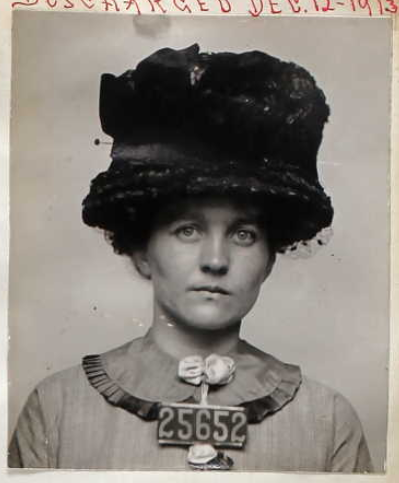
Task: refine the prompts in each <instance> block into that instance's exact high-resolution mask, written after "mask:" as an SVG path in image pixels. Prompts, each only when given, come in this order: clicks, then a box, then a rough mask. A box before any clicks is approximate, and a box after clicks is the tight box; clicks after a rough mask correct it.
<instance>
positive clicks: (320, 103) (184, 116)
mask: <svg viewBox="0 0 399 483" xmlns="http://www.w3.org/2000/svg"><path fill="white" fill-rule="evenodd" d="M328 115H329V108H328V105H327V104H326V101H325V97H324V94H323V92H322V91H321V90H320V89H319V88H318V87H317V86H316V83H315V81H314V79H313V77H312V76H311V75H310V74H309V72H307V71H306V70H305V69H303V68H302V67H299V66H298V65H296V64H294V63H291V62H283V61H281V60H279V59H277V58H275V57H272V56H270V55H268V54H266V53H263V52H259V51H252V52H245V53H241V54H236V53H230V52H222V53H213V54H208V53H200V51H199V46H198V45H197V44H194V45H192V46H190V47H188V48H186V49H183V50H174V49H170V48H164V49H161V50H158V51H157V52H155V53H154V54H152V55H151V56H149V57H147V58H146V59H144V60H142V61H141V62H140V63H139V64H138V65H137V67H136V69H135V70H128V71H126V72H125V73H124V74H122V75H121V76H119V77H116V76H114V75H112V74H104V75H103V76H102V82H101V93H100V118H101V123H102V127H103V130H104V132H106V133H107V134H109V135H110V136H112V137H113V138H114V147H115V148H116V149H115V150H114V153H113V156H114V157H115V156H117V154H116V153H118V152H120V150H119V151H118V149H117V148H118V144H119V143H121V142H122V143H123V144H124V145H126V144H128V143H130V144H132V145H133V146H134V145H138V144H151V143H159V142H161V143H162V142H165V143H167V142H168V141H169V140H171V139H173V140H174V141H176V140H177V142H179V141H178V140H179V139H181V140H182V141H184V140H186V139H190V138H191V139H198V140H200V141H201V142H203V143H205V144H208V145H209V146H212V147H213V150H214V151H216V152H217V151H219V152H220V153H221V154H223V155H224V156H227V157H228V156H229V155H230V156H234V157H237V156H238V155H239V156H240V157H241V158H242V159H243V160H245V162H250V161H262V160H263V159H264V158H267V159H269V160H272V161H273V160H277V161H278V162H279V163H281V162H285V163H287V164H289V165H291V166H295V167H296V168H297V169H300V170H301V172H302V174H303V176H305V177H306V178H308V179H309V178H311V179H317V169H316V159H317V152H318V149H319V146H320V143H321V140H322V132H323V127H324V124H325V122H326V121H327V119H328ZM224 156H221V157H224Z"/></svg>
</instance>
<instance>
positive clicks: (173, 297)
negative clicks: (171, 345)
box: [141, 197, 274, 330]
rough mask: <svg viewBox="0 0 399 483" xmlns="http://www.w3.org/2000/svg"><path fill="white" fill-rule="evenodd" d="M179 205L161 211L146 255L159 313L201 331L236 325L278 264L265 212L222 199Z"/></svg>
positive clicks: (145, 268) (143, 267)
mask: <svg viewBox="0 0 399 483" xmlns="http://www.w3.org/2000/svg"><path fill="white" fill-rule="evenodd" d="M176 205H177V204H176V203H174V204H173V205H167V206H166V207H164V208H163V209H162V210H161V212H160V213H159V215H158V217H157V219H156V221H155V224H154V228H153V230H152V232H151V235H150V239H149V242H148V245H147V248H146V250H145V252H144V253H142V254H141V257H142V258H141V262H142V264H141V271H142V272H144V273H145V275H146V276H148V277H149V278H151V279H152V282H153V288H154V299H155V304H156V305H157V309H158V312H159V313H160V314H161V315H165V316H166V317H167V318H169V319H172V320H173V321H174V322H176V323H178V324H184V325H185V326H189V327H192V328H196V329H205V330H216V329H223V328H226V327H229V326H231V325H234V324H236V323H237V322H239V321H240V320H241V319H242V317H244V316H245V315H246V314H247V313H248V312H249V310H250V309H251V308H252V306H253V305H254V303H255V301H256V299H257V297H258V294H259V289H260V287H261V285H262V283H263V281H264V280H265V278H266V277H267V275H268V274H269V272H270V270H271V268H272V265H273V262H274V254H273V253H271V251H270V249H269V246H268V243H267V239H266V233H265V232H264V229H263V227H262V226H261V224H260V221H259V218H260V210H259V209H258V208H257V207H256V206H254V205H252V204H249V203H247V202H236V201H231V200H229V199H227V198H222V197H221V198H215V197H209V198H199V199H192V200H188V201H184V202H182V203H180V204H179V205H180V206H176Z"/></svg>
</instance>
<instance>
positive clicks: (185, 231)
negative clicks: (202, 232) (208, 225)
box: [175, 225, 199, 241]
mask: <svg viewBox="0 0 399 483" xmlns="http://www.w3.org/2000/svg"><path fill="white" fill-rule="evenodd" d="M175 233H176V235H177V236H178V237H179V238H180V239H181V240H187V241H193V240H196V239H197V238H198V237H199V233H198V230H197V228H196V227H195V226H191V225H187V226H182V227H179V228H178V229H177V230H176V232H175Z"/></svg>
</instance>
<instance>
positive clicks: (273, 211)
mask: <svg viewBox="0 0 399 483" xmlns="http://www.w3.org/2000/svg"><path fill="white" fill-rule="evenodd" d="M202 196H203V195H197V196H192V197H194V198H196V197H197V198H200V197H202ZM192 197H190V198H192ZM186 199H187V198H185V197H183V196H169V197H165V196H164V197H161V198H156V199H154V200H152V201H150V202H148V201H147V202H146V203H141V204H137V203H135V205H134V209H131V210H129V203H128V201H127V200H122V199H120V200H119V202H120V203H121V204H123V205H124V207H123V209H122V210H120V212H123V213H125V216H123V217H122V216H121V217H120V218H117V219H115V218H114V220H113V226H112V230H104V232H105V235H106V239H107V240H108V242H109V243H110V244H111V245H112V247H113V249H114V252H115V253H117V254H119V255H128V256H130V255H131V254H132V253H133V252H134V251H135V250H139V249H142V248H144V247H145V246H146V245H147V242H148V240H149V238H150V236H151V232H152V230H153V227H154V223H155V222H156V221H155V220H156V219H157V215H158V214H159V211H160V209H161V208H163V207H165V206H167V205H173V204H176V205H177V206H179V205H180V206H181V204H182V203H183V204H184V202H185V200H186ZM231 199H232V200H242V201H244V202H245V201H247V202H251V203H252V204H256V205H259V206H260V207H261V219H260V220H259V222H260V225H261V226H262V227H263V228H264V230H265V233H266V235H267V239H268V243H269V246H270V249H271V250H272V251H273V252H283V251H284V248H285V247H287V246H288V245H290V244H292V243H293V241H294V236H295V235H293V233H296V227H295V226H292V229H293V231H291V230H290V226H287V222H286V218H285V215H284V213H285V212H288V211H289V213H290V217H292V210H293V209H295V210H297V211H298V210H304V207H303V205H299V206H298V205H297V204H295V203H290V202H289V200H286V199H282V200H278V201H276V200H275V199H274V198H269V199H265V197H264V196H261V195H259V196H255V195H252V196H248V195H242V196H239V195H237V196H236V195H234V196H231ZM126 213H130V216H129V217H127V216H126ZM301 215H302V213H299V212H298V219H300V218H301ZM304 236H306V233H304Z"/></svg>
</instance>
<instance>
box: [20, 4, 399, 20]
mask: <svg viewBox="0 0 399 483" xmlns="http://www.w3.org/2000/svg"><path fill="white" fill-rule="evenodd" d="M241 1H243V0H14V1H11V6H12V8H23V7H34V6H36V5H40V6H44V7H47V8H50V9H55V8H56V7H61V8H64V9H69V10H71V9H73V8H82V7H83V8H85V9H88V10H91V9H92V8H94V7H95V6H97V7H99V8H98V9H100V10H102V11H104V12H130V13H133V14H137V15H141V13H142V12H143V11H148V9H150V11H151V13H154V14H159V13H162V14H164V13H171V14H173V13H174V12H181V13H185V14H192V13H202V12H205V13H206V12H210V11H212V13H213V12H215V13H218V12H220V13H224V14H226V13H235V12H234V7H235V5H237V2H241ZM245 2H246V4H247V7H246V8H247V12H248V14H249V15H251V16H252V17H259V16H260V15H262V14H264V15H270V14H272V15H280V14H281V13H283V12H285V13H293V14H302V15H303V14H307V13H309V14H312V13H313V14H314V13H324V14H326V15H328V14H330V13H331V12H338V13H339V11H340V9H342V11H343V12H344V11H345V10H346V8H348V7H349V8H350V9H351V10H352V11H353V12H358V13H360V12H362V13H364V14H366V15H367V16H369V17H372V16H377V15H379V16H382V15H387V14H396V13H397V12H398V10H399V0H245Z"/></svg>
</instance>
